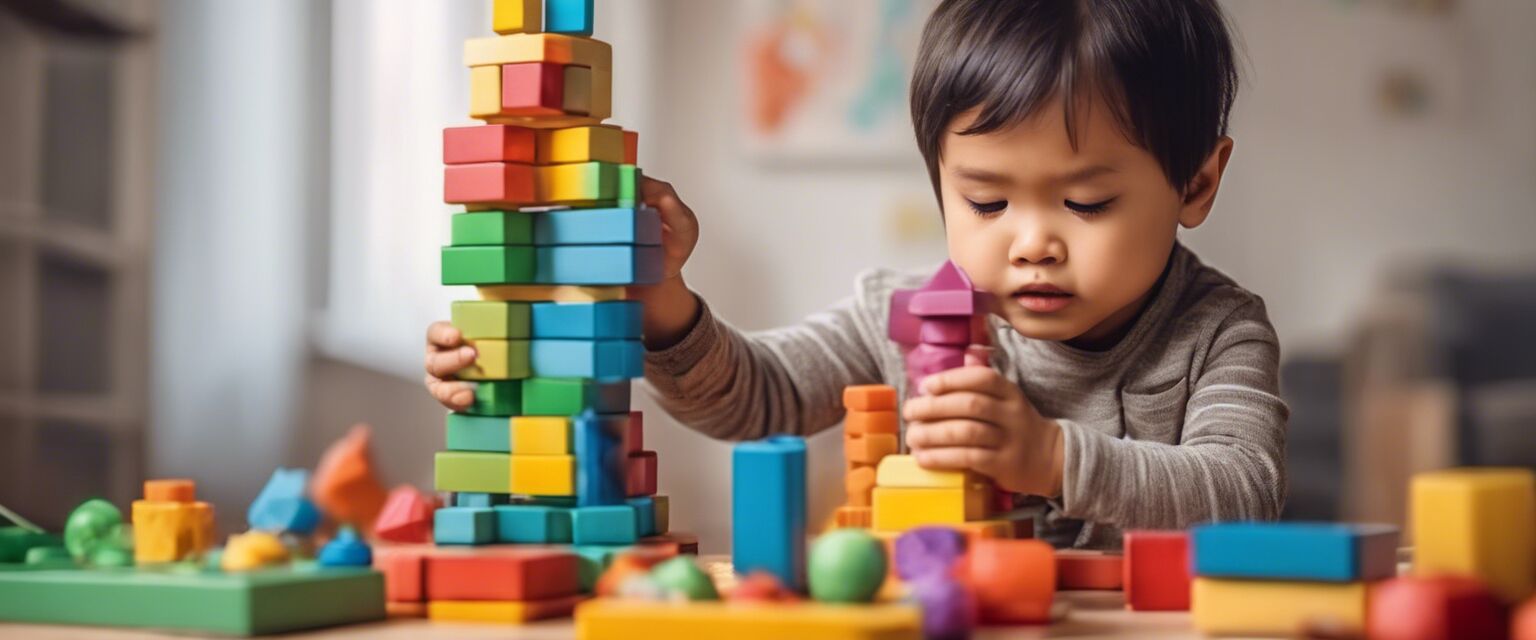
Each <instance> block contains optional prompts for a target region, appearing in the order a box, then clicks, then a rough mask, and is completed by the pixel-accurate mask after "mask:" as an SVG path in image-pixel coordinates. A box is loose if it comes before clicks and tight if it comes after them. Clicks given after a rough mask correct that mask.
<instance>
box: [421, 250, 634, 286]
mask: <svg viewBox="0 0 1536 640" xmlns="http://www.w3.org/2000/svg"><path fill="white" fill-rule="evenodd" d="M467 248H470V249H473V248H475V247H467ZM534 262H535V264H536V268H535V271H536V273H537V278H536V280H535V282H536V283H537V284H572V285H622V284H655V283H657V282H661V276H662V273H661V270H662V252H661V247H641V246H631V245H571V246H556V247H537V248H536V249H535V255H534ZM444 273H445V274H446V273H447V272H446V271H445V272H444ZM443 284H452V283H448V282H444V283H443ZM459 284H473V283H459Z"/></svg>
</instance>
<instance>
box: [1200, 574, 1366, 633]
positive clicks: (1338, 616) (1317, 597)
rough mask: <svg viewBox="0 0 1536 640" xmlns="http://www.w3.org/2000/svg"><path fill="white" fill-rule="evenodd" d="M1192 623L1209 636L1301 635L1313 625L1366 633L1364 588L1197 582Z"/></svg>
mask: <svg viewBox="0 0 1536 640" xmlns="http://www.w3.org/2000/svg"><path fill="white" fill-rule="evenodd" d="M1193 590H1194V594H1193V603H1194V608H1193V609H1192V610H1191V614H1192V615H1191V617H1192V619H1193V620H1194V623H1195V628H1196V629H1197V630H1199V631H1201V632H1204V633H1207V634H1221V635H1233V634H1254V635H1293V634H1295V635H1299V634H1301V633H1302V632H1303V631H1305V630H1306V629H1307V628H1308V627H1309V626H1310V625H1312V624H1316V623H1320V622H1323V623H1326V624H1328V625H1329V627H1330V628H1335V629H1341V630H1352V631H1354V632H1356V633H1359V632H1361V631H1364V630H1365V605H1366V585H1365V583H1362V582H1347V583H1323V582H1284V581H1267V580H1222V579H1219V578H1195V581H1194V585H1193Z"/></svg>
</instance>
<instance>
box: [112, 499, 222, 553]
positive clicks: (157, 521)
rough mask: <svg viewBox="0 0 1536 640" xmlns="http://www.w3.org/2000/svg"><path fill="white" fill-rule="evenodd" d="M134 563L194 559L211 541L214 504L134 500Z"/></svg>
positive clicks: (206, 548)
mask: <svg viewBox="0 0 1536 640" xmlns="http://www.w3.org/2000/svg"><path fill="white" fill-rule="evenodd" d="M132 517H133V559H134V562H135V563H137V564H153V563H158V562H177V561H181V560H195V559H197V558H199V557H201V556H202V555H203V552H204V551H207V550H208V547H209V546H211V545H212V544H213V507H212V506H211V505H209V504H208V503H206V502H160V501H151V500H134V501H133V508H132Z"/></svg>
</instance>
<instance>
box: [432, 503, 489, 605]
mask: <svg viewBox="0 0 1536 640" xmlns="http://www.w3.org/2000/svg"><path fill="white" fill-rule="evenodd" d="M432 541H433V542H436V543H437V544H440V545H442V544H490V543H492V542H495V541H496V515H495V514H494V513H493V512H492V511H491V509H490V507H443V508H441V509H438V510H437V511H434V512H433V513H432ZM430 595H431V594H430V592H429V593H428V596H429V597H430Z"/></svg>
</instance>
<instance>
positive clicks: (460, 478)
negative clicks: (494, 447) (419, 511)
mask: <svg viewBox="0 0 1536 640" xmlns="http://www.w3.org/2000/svg"><path fill="white" fill-rule="evenodd" d="M433 466H434V467H435V471H436V478H435V480H434V482H433V485H434V486H435V487H436V488H437V490H438V491H465V492H469V493H512V456H510V455H508V454H505V453H483V452H478V451H439V452H437V458H436V460H435V462H434V465H433Z"/></svg>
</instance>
